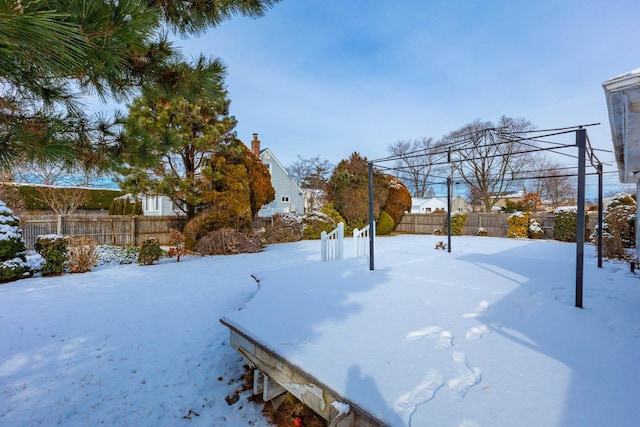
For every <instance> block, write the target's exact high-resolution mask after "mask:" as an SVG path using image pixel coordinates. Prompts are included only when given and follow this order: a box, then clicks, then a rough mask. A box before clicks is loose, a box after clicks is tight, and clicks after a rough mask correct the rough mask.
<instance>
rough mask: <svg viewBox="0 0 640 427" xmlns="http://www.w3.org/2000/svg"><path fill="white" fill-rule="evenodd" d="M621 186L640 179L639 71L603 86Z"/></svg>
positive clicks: (613, 79)
mask: <svg viewBox="0 0 640 427" xmlns="http://www.w3.org/2000/svg"><path fill="white" fill-rule="evenodd" d="M602 87H603V89H604V92H605V97H606V100H607V110H608V113H609V125H610V127H611V137H612V141H613V148H614V152H615V157H616V163H617V164H618V171H619V179H620V182H622V183H635V182H637V181H638V178H640V68H637V69H635V70H632V71H629V72H628V73H625V74H622V75H619V76H616V77H613V78H611V79H609V80H607V81H606V82H604V83H603V84H602Z"/></svg>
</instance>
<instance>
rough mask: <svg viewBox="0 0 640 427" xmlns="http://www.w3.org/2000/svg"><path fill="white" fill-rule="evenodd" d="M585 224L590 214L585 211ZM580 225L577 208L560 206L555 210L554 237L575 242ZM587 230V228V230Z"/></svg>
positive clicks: (562, 240)
mask: <svg viewBox="0 0 640 427" xmlns="http://www.w3.org/2000/svg"><path fill="white" fill-rule="evenodd" d="M584 215H585V224H586V223H587V220H588V219H589V215H588V214H587V212H585V214H584ZM577 227H578V210H577V209H576V208H573V207H572V208H566V207H565V208H558V209H556V210H555V212H554V222H553V238H554V239H555V240H559V241H561V242H575V241H576V228H577ZM585 232H586V230H585Z"/></svg>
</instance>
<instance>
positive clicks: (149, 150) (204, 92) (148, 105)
mask: <svg viewBox="0 0 640 427" xmlns="http://www.w3.org/2000/svg"><path fill="white" fill-rule="evenodd" d="M167 70H168V71H171V72H172V73H176V74H180V75H182V76H183V81H190V82H191V84H192V87H193V89H192V91H191V93H190V94H189V95H188V97H185V96H175V95H171V94H168V93H167V92H166V91H165V90H164V88H163V87H162V85H161V84H157V85H152V86H150V87H149V88H148V89H147V90H145V91H144V92H143V94H142V95H141V96H140V97H138V98H137V99H136V100H135V101H134V103H133V104H132V105H131V106H130V107H129V117H128V119H127V120H126V123H125V127H126V135H125V138H124V139H123V140H124V144H123V148H122V151H121V156H122V159H123V160H124V162H125V166H124V168H123V170H122V174H123V176H124V177H125V179H124V180H123V181H122V183H121V186H122V187H123V188H125V189H126V190H127V191H129V192H131V193H134V194H135V193H140V192H142V193H146V194H164V195H166V196H168V197H170V198H171V199H172V200H173V201H174V202H178V203H177V204H178V206H181V208H182V209H183V210H184V212H185V213H186V214H187V217H188V218H193V217H194V216H195V215H196V213H197V209H198V207H199V206H200V205H201V204H202V203H203V200H202V190H201V186H200V182H199V181H200V179H201V177H200V175H199V174H200V171H201V170H202V168H203V167H204V166H205V162H206V161H207V159H209V158H211V156H212V155H213V154H214V153H215V152H216V150H218V148H219V147H220V146H221V144H223V143H224V142H225V141H229V140H231V139H233V138H234V136H233V133H232V131H233V128H234V127H235V125H236V120H235V118H233V117H232V116H230V115H229V100H228V99H227V97H226V96H227V92H226V91H225V90H224V85H223V83H224V73H225V69H224V66H223V65H222V63H221V62H220V61H219V60H216V59H207V58H204V57H200V58H198V60H197V61H196V62H195V63H192V64H187V63H184V62H178V63H175V64H173V65H172V66H171V67H168V68H167Z"/></svg>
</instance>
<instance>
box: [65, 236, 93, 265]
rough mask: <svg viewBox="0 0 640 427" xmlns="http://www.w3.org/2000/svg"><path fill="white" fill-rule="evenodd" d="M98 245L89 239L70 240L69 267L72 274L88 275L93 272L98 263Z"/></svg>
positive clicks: (83, 237)
mask: <svg viewBox="0 0 640 427" xmlns="http://www.w3.org/2000/svg"><path fill="white" fill-rule="evenodd" d="M97 247H98V245H97V244H96V242H95V241H94V240H92V239H90V238H88V237H85V236H80V237H73V238H71V239H70V240H69V255H68V258H69V259H68V261H67V266H68V267H69V271H70V272H71V273H86V272H87V271H91V269H92V268H93V267H95V265H96V264H97V262H98V252H97V251H96V249H97Z"/></svg>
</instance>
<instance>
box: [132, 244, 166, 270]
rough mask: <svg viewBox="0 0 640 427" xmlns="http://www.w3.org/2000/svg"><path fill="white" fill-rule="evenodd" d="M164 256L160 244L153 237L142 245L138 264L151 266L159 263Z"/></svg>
mask: <svg viewBox="0 0 640 427" xmlns="http://www.w3.org/2000/svg"><path fill="white" fill-rule="evenodd" d="M163 255H164V251H163V250H162V248H161V247H160V242H158V239H156V238H155V237H151V238H149V239H147V240H145V241H144V242H142V243H140V252H139V253H138V264H140V265H151V264H154V263H155V262H157V261H158V260H159V259H160V258H162V256H163Z"/></svg>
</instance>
